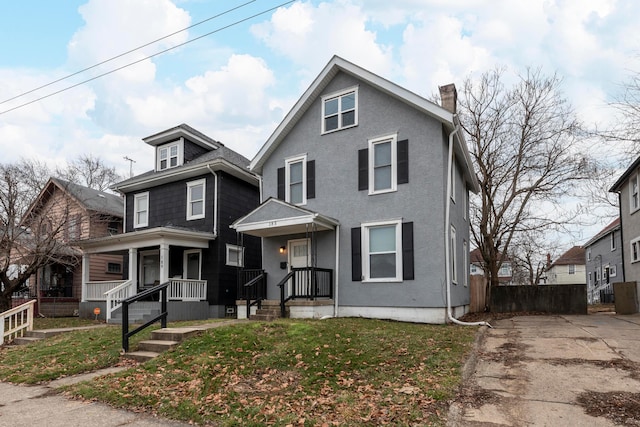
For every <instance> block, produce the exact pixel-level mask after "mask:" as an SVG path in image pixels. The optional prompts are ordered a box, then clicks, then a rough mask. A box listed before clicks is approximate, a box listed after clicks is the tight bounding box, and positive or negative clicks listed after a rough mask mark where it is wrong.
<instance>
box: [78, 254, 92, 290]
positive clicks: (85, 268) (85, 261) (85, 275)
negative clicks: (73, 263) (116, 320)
mask: <svg viewBox="0 0 640 427" xmlns="http://www.w3.org/2000/svg"><path fill="white" fill-rule="evenodd" d="M89 262H90V261H89V254H87V253H83V254H82V295H80V301H82V302H85V301H86V300H87V282H88V281H89V280H91V276H90V274H89V272H90V270H91V269H90V268H89Z"/></svg>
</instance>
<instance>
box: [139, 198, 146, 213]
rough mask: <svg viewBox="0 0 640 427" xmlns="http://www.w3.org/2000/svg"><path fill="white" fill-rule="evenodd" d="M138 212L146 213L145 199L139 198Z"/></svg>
mask: <svg viewBox="0 0 640 427" xmlns="http://www.w3.org/2000/svg"><path fill="white" fill-rule="evenodd" d="M138 210H139V211H146V210H147V198H146V197H140V198H139V199H138Z"/></svg>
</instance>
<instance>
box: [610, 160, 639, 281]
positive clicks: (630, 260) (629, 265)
mask: <svg viewBox="0 0 640 427" xmlns="http://www.w3.org/2000/svg"><path fill="white" fill-rule="evenodd" d="M609 191H611V192H613V193H617V194H618V203H619V206H620V234H621V241H622V245H621V247H622V266H623V267H622V276H623V279H624V281H625V282H636V283H638V282H640V157H638V158H637V159H636V160H635V161H634V162H633V163H632V164H631V166H629V168H628V169H627V170H626V171H624V173H623V174H622V175H621V176H620V178H618V180H617V181H616V182H615V183H614V184H613V186H612V187H611V188H610V189H609ZM618 274H620V272H618Z"/></svg>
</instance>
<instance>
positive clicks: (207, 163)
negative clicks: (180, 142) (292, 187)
mask: <svg viewBox="0 0 640 427" xmlns="http://www.w3.org/2000/svg"><path fill="white" fill-rule="evenodd" d="M194 136H195V137H196V138H197V140H198V141H200V142H201V143H199V145H201V146H203V147H205V148H208V149H209V151H207V152H205V153H204V154H201V155H200V156H198V157H196V158H195V159H193V160H191V161H189V162H187V163H184V164H182V165H180V166H176V167H173V168H169V169H165V170H162V171H156V170H155V169H153V170H150V171H147V172H145V173H142V174H140V175H137V176H134V177H132V178H129V179H126V180H124V181H121V182H118V183H117V184H115V185H113V186H111V189H112V190H115V191H120V192H127V191H135V190H140V189H143V188H149V187H154V186H157V185H161V184H165V183H167V182H171V181H175V180H178V179H185V178H190V177H193V176H197V175H202V174H203V173H209V172H210V171H212V170H221V171H225V172H227V173H229V174H230V175H233V176H235V177H237V178H239V179H242V180H243V181H246V182H249V183H250V184H253V185H255V186H258V177H257V176H256V175H255V174H254V173H252V172H250V171H249V159H247V158H246V157H244V156H243V155H242V154H240V153H237V152H236V151H233V150H232V149H230V148H228V147H226V146H225V145H224V144H222V143H221V142H218V141H215V140H214V139H211V138H209V137H208V136H206V135H205V134H203V133H201V132H199V131H197V130H195V129H194V128H192V127H190V126H188V125H185V124H181V125H178V126H175V127H173V128H170V129H167V130H165V131H162V132H159V133H157V134H154V135H151V136H148V137H146V138H143V141H145V142H146V143H147V144H149V145H152V146H156V145H160V144H162V143H164V142H168V141H173V140H174V139H176V138H180V137H187V138H188V139H189V140H190V141H194V142H196V143H197V141H196V140H195V139H194ZM205 143H206V144H208V145H207V146H205V145H203V144H205Z"/></svg>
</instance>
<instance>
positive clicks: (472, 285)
mask: <svg viewBox="0 0 640 427" xmlns="http://www.w3.org/2000/svg"><path fill="white" fill-rule="evenodd" d="M469 293H470V296H471V300H470V302H469V312H470V313H480V312H483V311H484V309H485V307H486V306H487V280H486V279H485V278H484V276H483V275H473V276H471V280H470V281H469Z"/></svg>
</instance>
